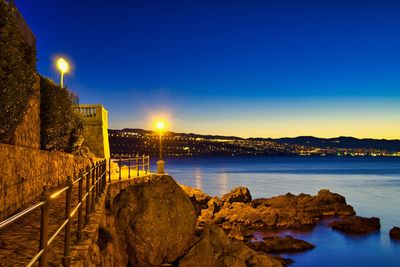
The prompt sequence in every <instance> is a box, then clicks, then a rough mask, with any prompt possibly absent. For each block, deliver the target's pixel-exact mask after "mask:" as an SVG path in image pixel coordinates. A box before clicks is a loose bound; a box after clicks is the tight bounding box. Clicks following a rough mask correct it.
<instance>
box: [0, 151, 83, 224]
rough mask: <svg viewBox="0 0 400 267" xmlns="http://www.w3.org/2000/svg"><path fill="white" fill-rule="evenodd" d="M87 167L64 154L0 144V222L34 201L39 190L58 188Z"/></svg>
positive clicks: (74, 157) (79, 159) (73, 157)
mask: <svg viewBox="0 0 400 267" xmlns="http://www.w3.org/2000/svg"><path fill="white" fill-rule="evenodd" d="M89 163H90V161H89V160H88V159H85V158H81V157H76V156H73V155H71V154H67V153H62V152H48V151H43V150H37V149H32V148H26V147H20V146H13V145H7V144H0V221H1V220H3V219H5V218H7V217H8V216H9V215H11V214H13V213H15V212H17V211H18V210H19V209H21V208H22V207H24V205H26V204H28V203H31V202H32V201H34V200H36V199H38V197H39V196H40V194H41V193H42V188H43V186H45V185H48V186H50V188H52V189H55V188H58V187H61V186H63V185H64V184H65V181H66V178H67V176H71V177H73V176H74V175H75V174H77V173H78V172H79V169H81V168H84V167H86V166H87V164H89Z"/></svg>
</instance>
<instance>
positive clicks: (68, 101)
mask: <svg viewBox="0 0 400 267" xmlns="http://www.w3.org/2000/svg"><path fill="white" fill-rule="evenodd" d="M40 94H41V99H40V120H41V132H40V135H41V146H42V149H44V150H50V151H64V152H68V153H74V152H76V151H77V149H78V145H79V144H78V143H79V141H80V140H81V137H82V135H83V127H84V124H83V119H82V118H81V116H80V115H79V114H78V113H76V112H75V111H74V108H73V101H74V99H76V96H75V95H74V94H72V93H71V92H70V91H68V90H67V89H66V88H60V86H58V85H56V84H55V83H54V82H52V81H50V80H48V79H46V78H43V77H40Z"/></svg>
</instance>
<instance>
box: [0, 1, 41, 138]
mask: <svg viewBox="0 0 400 267" xmlns="http://www.w3.org/2000/svg"><path fill="white" fill-rule="evenodd" d="M35 65H36V51H35V48H34V47H33V46H32V45H30V44H28V43H27V42H25V41H24V39H23V36H22V33H21V31H20V30H19V28H18V23H17V21H16V19H15V16H14V14H13V11H9V10H8V6H7V4H6V2H5V1H0V142H8V141H9V139H10V137H11V135H12V134H13V133H14V132H15V129H16V128H17V126H18V125H19V124H20V123H21V122H22V120H23V117H24V115H25V113H26V111H27V109H28V102H29V99H30V98H31V97H32V95H33V93H34V90H33V86H34V82H35V76H34V75H35V72H36V67H35Z"/></svg>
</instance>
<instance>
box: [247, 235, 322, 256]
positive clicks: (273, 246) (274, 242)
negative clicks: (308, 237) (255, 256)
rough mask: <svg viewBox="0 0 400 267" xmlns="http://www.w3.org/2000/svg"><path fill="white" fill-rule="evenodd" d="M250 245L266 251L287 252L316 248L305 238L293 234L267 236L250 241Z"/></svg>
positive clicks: (257, 249) (255, 248)
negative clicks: (298, 237)
mask: <svg viewBox="0 0 400 267" xmlns="http://www.w3.org/2000/svg"><path fill="white" fill-rule="evenodd" d="M248 245H249V247H251V248H252V249H254V250H256V251H262V252H265V253H285V252H292V253H293V252H301V251H306V250H310V249H313V248H315V246H314V245H313V244H310V243H308V242H306V241H304V240H301V239H296V238H293V237H291V236H286V237H279V236H273V237H266V238H264V241H255V242H249V243H248Z"/></svg>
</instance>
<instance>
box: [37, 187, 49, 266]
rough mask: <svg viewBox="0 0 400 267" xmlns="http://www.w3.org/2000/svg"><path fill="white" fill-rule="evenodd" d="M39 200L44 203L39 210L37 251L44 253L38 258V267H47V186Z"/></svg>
mask: <svg viewBox="0 0 400 267" xmlns="http://www.w3.org/2000/svg"><path fill="white" fill-rule="evenodd" d="M40 200H41V201H44V204H43V206H42V208H41V216H40V244H39V249H40V250H44V251H43V254H42V256H40V259H39V266H40V267H47V241H48V239H49V205H50V192H49V187H48V186H47V185H46V186H44V187H43V193H42V195H41V196H40Z"/></svg>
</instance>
